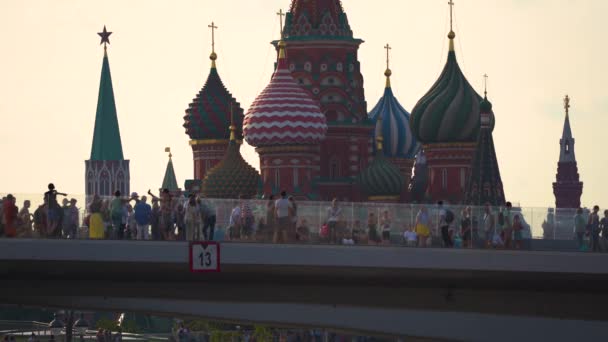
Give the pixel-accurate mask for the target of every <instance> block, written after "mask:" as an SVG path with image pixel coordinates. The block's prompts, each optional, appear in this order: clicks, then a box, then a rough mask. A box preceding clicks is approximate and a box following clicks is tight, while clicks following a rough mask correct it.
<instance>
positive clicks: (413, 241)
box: [403, 227, 418, 247]
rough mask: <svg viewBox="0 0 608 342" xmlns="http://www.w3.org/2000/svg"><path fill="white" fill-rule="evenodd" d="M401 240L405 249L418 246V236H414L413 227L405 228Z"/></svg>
mask: <svg viewBox="0 0 608 342" xmlns="http://www.w3.org/2000/svg"><path fill="white" fill-rule="evenodd" d="M403 240H404V241H405V245H406V246H407V247H416V245H417V244H418V234H416V231H415V229H414V227H409V228H406V230H405V232H403Z"/></svg>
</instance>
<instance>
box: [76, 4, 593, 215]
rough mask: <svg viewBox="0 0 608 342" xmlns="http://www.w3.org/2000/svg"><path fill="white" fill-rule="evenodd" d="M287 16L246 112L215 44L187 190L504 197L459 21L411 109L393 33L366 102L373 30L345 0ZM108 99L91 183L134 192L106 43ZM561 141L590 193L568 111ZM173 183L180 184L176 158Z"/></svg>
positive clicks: (195, 117) (97, 190) (572, 185)
mask: <svg viewBox="0 0 608 342" xmlns="http://www.w3.org/2000/svg"><path fill="white" fill-rule="evenodd" d="M452 5H453V3H452V1H450V6H452ZM279 14H281V19H282V18H283V16H282V13H279ZM451 21H452V20H451V18H450V22H451ZM281 27H282V32H281V33H282V34H281V37H280V40H278V41H274V42H272V44H273V45H274V46H275V47H276V50H277V62H276V64H275V72H274V73H273V75H272V78H271V79H270V82H269V84H268V85H267V86H266V88H265V89H264V90H263V91H262V92H261V93H260V94H259V95H258V96H257V98H256V99H255V101H254V102H253V103H252V104H251V106H250V107H249V109H248V110H247V111H246V112H245V110H244V109H243V108H242V107H241V106H240V104H239V102H238V101H237V99H236V98H235V96H233V95H232V94H231V93H230V91H229V90H228V89H227V88H226V87H225V86H224V84H223V82H222V80H221V77H220V73H219V72H218V68H217V65H216V60H217V59H218V55H217V54H216V53H215V51H214V48H213V45H214V43H213V44H212V53H211V55H210V59H211V69H210V72H209V75H208V77H207V81H206V82H205V84H204V86H203V88H202V89H201V90H200V91H199V92H198V94H197V95H196V97H195V98H194V100H193V101H192V103H190V105H189V106H188V108H187V109H186V112H185V115H184V117H183V126H184V128H185V130H186V134H187V135H188V137H189V139H190V140H189V145H190V147H191V148H192V153H193V160H194V174H193V179H192V180H188V181H186V182H185V190H186V191H188V192H192V191H198V192H201V193H202V195H204V196H206V197H211V198H237V197H239V196H242V197H244V198H253V197H261V196H263V195H269V194H277V193H279V192H281V191H283V190H285V191H287V192H288V193H290V194H291V195H293V196H294V197H296V198H297V199H299V200H330V199H332V198H338V199H340V200H343V201H377V202H417V203H422V202H433V201H437V200H445V201H448V202H450V203H466V204H475V205H480V204H484V203H491V204H493V205H503V204H504V203H505V193H504V189H503V184H502V180H501V176H500V170H499V163H498V158H497V156H496V151H495V148H494V141H493V137H492V131H493V129H494V126H495V124H496V123H495V116H494V112H493V108H492V104H491V103H490V101H489V100H488V98H487V92H484V97H481V96H480V95H479V94H478V93H477V92H476V91H475V90H474V89H473V87H472V86H471V85H470V83H469V82H468V81H467V79H466V77H465V76H464V74H463V73H462V71H461V69H460V67H459V65H458V62H457V59H456V53H455V51H454V40H455V38H456V34H455V32H454V31H453V30H452V29H451V25H450V31H449V34H448V38H449V50H448V56H447V61H446V63H445V66H444V68H443V71H442V72H441V74H440V75H439V78H438V79H437V81H436V82H435V84H433V86H432V87H431V88H430V89H429V90H428V92H427V93H426V94H425V95H424V96H423V97H422V98H421V99H420V100H419V101H418V103H417V104H416V105H415V106H414V107H413V109H412V111H411V114H410V113H409V112H408V111H407V110H406V109H405V108H404V107H403V106H402V105H401V104H400V103H399V101H398V100H397V98H396V96H395V93H394V91H393V89H392V87H391V82H390V77H391V75H392V72H391V70H390V68H389V59H388V53H389V50H390V47H389V46H388V44H387V46H386V47H385V48H386V49H387V68H386V71H385V76H386V86H385V90H384V94H383V95H382V97H381V98H380V100H379V101H378V103H377V104H376V105H375V106H374V107H373V108H372V109H371V111H369V112H368V106H367V101H366V99H365V92H364V87H363V85H364V80H363V76H362V74H361V64H360V62H359V60H358V49H359V46H360V45H361V44H362V43H363V40H361V39H358V38H355V37H354V35H353V31H352V29H351V27H350V25H349V22H348V17H347V15H346V13H345V12H344V9H343V6H342V3H341V1H340V0H292V3H291V7H290V10H289V12H288V13H286V15H285V25H284V26H283V25H281ZM210 28H211V29H212V32H213V30H214V29H215V28H216V27H215V25H214V24H213V23H212V24H211V25H210ZM104 33H106V31H105V28H104ZM100 35H102V34H101V33H100ZM107 36H109V32H108V35H107ZM107 36H106V39H107ZM213 40H214V39H213ZM102 42H104V36H103V35H102ZM108 43H109V41H108ZM104 51H105V45H104ZM98 101H99V102H98V110H97V115H96V122H95V136H94V140H93V141H94V143H93V149H92V153H91V159H90V160H89V161H87V163H86V166H87V170H86V173H85V177H86V179H85V182H86V185H87V186H86V192H87V195H88V196H90V195H92V194H99V195H110V193H111V192H113V190H114V189H122V190H123V191H124V192H128V189H129V162H128V161H124V160H123V157H122V147H121V143H120V133H119V131H118V123H117V114H116V108H115V105H114V95H113V92H112V84H111V77H110V71H109V64H108V59H107V54H106V53H105V52H104V64H103V69H102V80H101V85H100V93H99V100H98ZM568 101H569V100H568ZM568 103H569V102H568ZM568 108H569V104H568V105H567V106H566V110H567V109H568ZM98 126H99V127H102V128H100V129H98ZM102 140H112V141H105V142H104V141H102ZM243 140H245V141H247V143H248V144H249V145H251V146H253V147H255V151H256V152H257V153H258V155H259V158H260V172H259V173H258V171H257V170H255V169H254V168H253V167H252V166H251V165H249V164H248V163H247V162H246V161H245V160H244V159H243V157H242V155H241V154H240V145H241V144H242V142H243ZM102 145H103V146H108V147H107V148H106V149H111V151H101V150H100V147H99V146H102ZM560 147H561V153H560V161H559V164H558V165H559V167H558V175H557V182H556V183H554V185H553V186H554V193H555V195H556V202H557V205H558V207H559V206H560V204H562V205H569V206H570V205H576V204H577V203H578V205H580V195H581V193H582V183H581V182H580V181H579V180H578V173H577V167H576V160H575V158H574V139H573V138H572V133H571V130H570V124H569V117H568V116H566V122H565V125H564V136H563V138H562V140H561V141H560ZM114 150H115V151H114ZM106 152H107V153H106ZM105 155H107V156H109V157H111V158H110V159H111V160H110V159H108V160H105V159H103V158H104V157H103V156H105ZM106 159H107V158H106ZM169 163H171V159H170V160H169ZM115 169H116V170H115ZM114 178H116V179H114ZM163 183H164V184H163V188H165V187H171V189H170V190H171V191H177V190H178V189H176V188H177V185H176V184H177V182H176V181H175V175H174V172H173V167H172V164H170V165H168V167H167V173H166V175H165V178H164V182H163ZM574 197H576V198H574ZM568 199H570V200H568Z"/></svg>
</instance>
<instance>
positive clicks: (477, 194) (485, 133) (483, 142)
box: [465, 91, 505, 206]
mask: <svg viewBox="0 0 608 342" xmlns="http://www.w3.org/2000/svg"><path fill="white" fill-rule="evenodd" d="M479 109H480V112H481V113H480V114H481V115H480V125H481V126H480V130H479V135H478V137H477V149H476V152H475V157H474V158H473V163H472V164H471V175H470V177H469V181H468V184H467V191H466V193H465V203H466V204H472V205H477V206H483V205H485V204H486V203H489V204H491V205H492V206H502V205H505V193H504V190H503V186H502V179H501V178H500V169H499V167H498V159H497V157H496V150H495V149H494V139H493V138H492V130H493V128H494V127H492V118H493V117H494V112H493V111H492V103H491V102H490V101H488V93H487V91H484V98H483V100H482V101H481V103H480V104H479Z"/></svg>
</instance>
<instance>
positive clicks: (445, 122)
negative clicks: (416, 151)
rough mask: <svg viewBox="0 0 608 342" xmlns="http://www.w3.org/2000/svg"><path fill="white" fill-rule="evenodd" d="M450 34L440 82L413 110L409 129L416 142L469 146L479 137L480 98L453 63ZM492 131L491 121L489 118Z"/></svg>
mask: <svg viewBox="0 0 608 342" xmlns="http://www.w3.org/2000/svg"><path fill="white" fill-rule="evenodd" d="M455 37H456V34H455V33H454V31H450V33H449V35H448V38H449V39H450V49H449V52H448V60H447V62H446V64H445V67H444V68H443V71H442V72H441V75H440V76H439V79H438V80H437V81H436V82H435V84H434V85H433V86H432V87H431V89H430V90H429V91H428V92H427V93H426V95H424V96H423V97H422V98H421V99H420V100H419V101H418V103H417V104H416V106H415V107H414V109H413V110H412V115H411V117H410V128H411V129H412V132H413V133H414V135H415V137H416V138H417V139H418V141H420V142H422V143H423V144H432V143H454V142H459V143H460V142H462V143H470V142H475V141H476V140H477V135H478V134H479V113H480V104H481V101H482V98H481V96H479V94H477V92H476V91H475V90H474V89H473V87H472V86H471V84H470V83H469V81H467V79H466V77H465V76H464V75H463V73H462V70H460V66H459V65H458V62H457V61H456V52H455V51H454V38H455ZM491 120H492V123H491V125H492V128H493V127H494V117H492V119H491Z"/></svg>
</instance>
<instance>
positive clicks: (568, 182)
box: [553, 95, 583, 209]
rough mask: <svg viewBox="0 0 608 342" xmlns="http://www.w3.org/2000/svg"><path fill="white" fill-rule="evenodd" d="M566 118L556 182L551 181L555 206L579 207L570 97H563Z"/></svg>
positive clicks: (579, 197) (578, 183)
mask: <svg viewBox="0 0 608 342" xmlns="http://www.w3.org/2000/svg"><path fill="white" fill-rule="evenodd" d="M564 109H565V110H566V119H565V120H564V131H563V133H562V138H561V139H560V141H559V147H560V150H559V162H558V163H557V176H556V182H555V183H553V194H554V195H555V206H556V207H557V208H565V209H566V208H567V209H573V208H579V207H580V206H581V195H582V194H583V182H581V181H580V179H579V174H578V167H577V163H576V157H575V155H574V138H573V137H572V130H571V128H570V113H569V112H570V98H569V97H568V95H566V97H565V98H564Z"/></svg>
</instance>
